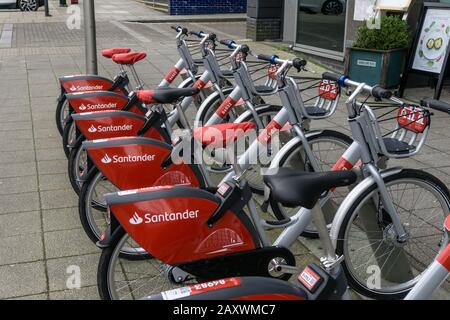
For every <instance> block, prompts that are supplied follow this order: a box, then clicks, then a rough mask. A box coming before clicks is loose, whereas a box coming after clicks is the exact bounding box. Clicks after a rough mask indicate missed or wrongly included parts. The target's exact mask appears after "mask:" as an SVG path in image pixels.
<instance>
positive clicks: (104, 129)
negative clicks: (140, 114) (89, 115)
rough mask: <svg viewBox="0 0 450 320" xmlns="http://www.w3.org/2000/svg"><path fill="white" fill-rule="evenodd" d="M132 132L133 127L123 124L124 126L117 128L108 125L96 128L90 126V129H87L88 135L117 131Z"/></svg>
mask: <svg viewBox="0 0 450 320" xmlns="http://www.w3.org/2000/svg"><path fill="white" fill-rule="evenodd" d="M131 130H133V125H131V124H124V125H121V126H120V125H119V126H114V125H110V126H97V127H95V126H94V125H91V127H90V128H89V129H88V131H89V132H90V133H95V132H97V131H98V132H119V131H131Z"/></svg>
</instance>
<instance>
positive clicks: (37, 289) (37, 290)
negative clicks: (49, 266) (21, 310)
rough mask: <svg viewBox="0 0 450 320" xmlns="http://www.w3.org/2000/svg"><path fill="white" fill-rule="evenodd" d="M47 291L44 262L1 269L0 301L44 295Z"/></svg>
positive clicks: (2, 267)
mask: <svg viewBox="0 0 450 320" xmlns="http://www.w3.org/2000/svg"><path fill="white" fill-rule="evenodd" d="M47 290H48V289H47V280H46V276H45V266H44V262H42V261H38V262H32V263H25V264H17V265H11V266H1V267H0V299H4V298H10V297H21V296H26V295H34V294H42V293H44V292H46V291H47Z"/></svg>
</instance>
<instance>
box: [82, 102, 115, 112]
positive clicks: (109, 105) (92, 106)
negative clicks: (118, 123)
mask: <svg viewBox="0 0 450 320" xmlns="http://www.w3.org/2000/svg"><path fill="white" fill-rule="evenodd" d="M78 108H79V109H80V110H81V111H84V110H103V109H117V103H114V102H110V103H97V104H90V103H88V104H87V105H85V104H84V103H83V104H81V105H80V106H79V107H78Z"/></svg>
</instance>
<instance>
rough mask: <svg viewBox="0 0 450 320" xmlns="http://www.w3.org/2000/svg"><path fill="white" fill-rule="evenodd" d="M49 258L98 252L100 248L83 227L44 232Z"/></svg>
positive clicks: (46, 251)
mask: <svg viewBox="0 0 450 320" xmlns="http://www.w3.org/2000/svg"><path fill="white" fill-rule="evenodd" d="M44 238H45V253H46V257H47V258H60V257H70V256H79V255H83V254H94V253H98V252H99V249H98V248H97V247H96V246H95V244H94V243H92V241H91V240H90V239H89V238H88V237H87V236H86V234H85V232H84V230H83V229H73V230H62V231H51V232H45V233H44Z"/></svg>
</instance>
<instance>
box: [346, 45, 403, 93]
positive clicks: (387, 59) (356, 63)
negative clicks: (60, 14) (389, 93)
mask: <svg viewBox="0 0 450 320" xmlns="http://www.w3.org/2000/svg"><path fill="white" fill-rule="evenodd" d="M405 56H406V49H394V50H386V51H384V50H370V49H360V48H348V49H347V51H346V57H345V61H346V63H345V74H347V75H348V76H349V77H350V79H352V80H355V81H358V82H364V83H367V84H369V85H372V86H373V85H376V84H379V85H380V86H382V87H384V88H393V87H397V86H398V85H399V84H400V76H401V74H402V72H403V67H404V61H405Z"/></svg>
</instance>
